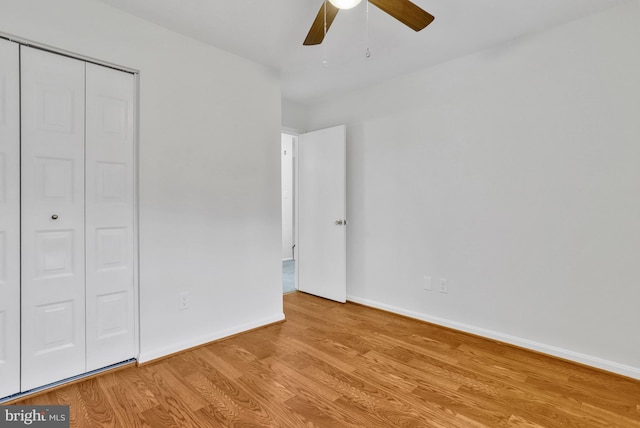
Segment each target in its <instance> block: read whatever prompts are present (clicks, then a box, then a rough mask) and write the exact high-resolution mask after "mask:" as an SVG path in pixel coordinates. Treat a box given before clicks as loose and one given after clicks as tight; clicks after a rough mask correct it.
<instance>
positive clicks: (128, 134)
mask: <svg viewBox="0 0 640 428" xmlns="http://www.w3.org/2000/svg"><path fill="white" fill-rule="evenodd" d="M86 69H87V114H86V115H87V124H86V127H87V129H86V130H87V137H86V174H87V176H86V204H87V207H86V245H87V265H86V275H87V370H89V371H90V370H95V369H98V368H101V367H105V366H108V365H111V364H115V363H119V362H121V361H125V360H128V359H130V358H133V356H134V353H135V348H134V344H135V335H134V329H135V325H134V317H133V314H134V310H133V308H134V296H133V291H134V265H133V263H134V257H133V248H134V247H133V219H134V217H133V216H134V210H133V199H134V195H133V189H134V186H133V180H134V176H133V170H134V168H133V150H134V146H133V141H134V135H133V129H134V127H133V112H134V105H133V102H134V101H133V94H134V77H133V75H132V74H129V73H125V72H122V71H117V70H113V69H110V68H106V67H101V66H98V65H94V64H87V65H86Z"/></svg>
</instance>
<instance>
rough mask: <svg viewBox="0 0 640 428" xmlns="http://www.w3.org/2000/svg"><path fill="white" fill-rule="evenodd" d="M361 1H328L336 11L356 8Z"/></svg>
mask: <svg viewBox="0 0 640 428" xmlns="http://www.w3.org/2000/svg"><path fill="white" fill-rule="evenodd" d="M360 1H361V0H329V2H330V3H331V4H332V5H334V6H335V7H337V8H338V9H351V8H352V7H356V6H357V5H358V3H360Z"/></svg>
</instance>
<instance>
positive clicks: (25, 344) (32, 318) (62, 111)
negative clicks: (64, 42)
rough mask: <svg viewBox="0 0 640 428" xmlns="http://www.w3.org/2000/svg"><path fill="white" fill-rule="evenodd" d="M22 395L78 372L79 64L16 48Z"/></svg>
mask: <svg viewBox="0 0 640 428" xmlns="http://www.w3.org/2000/svg"><path fill="white" fill-rule="evenodd" d="M21 61H22V65H21V67H22V84H21V86H22V109H21V114H22V155H21V158H22V160H21V166H22V390H23V391H26V390H29V389H32V388H34V387H38V386H42V385H45V384H48V383H51V382H55V381H58V380H61V379H65V378H68V377H71V376H74V375H78V374H81V373H84V372H85V371H86V370H85V271H84V267H85V260H84V254H85V251H84V206H85V204H84V190H85V189H84V111H85V106H84V75H85V64H84V62H82V61H78V60H74V59H70V58H67V57H63V56H60V55H54V54H50V53H47V52H43V51H40V50H36V49H31V48H26V47H22V48H21Z"/></svg>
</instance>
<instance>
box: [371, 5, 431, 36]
mask: <svg viewBox="0 0 640 428" xmlns="http://www.w3.org/2000/svg"><path fill="white" fill-rule="evenodd" d="M369 3H371V4H373V5H375V6H377V7H378V8H380V9H382V10H383V11H385V12H387V13H388V14H389V15H391V16H393V17H394V18H396V19H397V20H398V21H400V22H402V23H403V24H405V25H406V26H408V27H410V28H412V29H413V30H415V31H420V30H422V29H423V28H424V27H426V26H427V25H429V24H431V22H433V20H434V19H435V18H434V17H433V15H431V14H430V13H429V12H427V11H425V10H423V9H421V8H420V7H418V6H416V5H415V4H413V3H411V2H410V1H409V0H369Z"/></svg>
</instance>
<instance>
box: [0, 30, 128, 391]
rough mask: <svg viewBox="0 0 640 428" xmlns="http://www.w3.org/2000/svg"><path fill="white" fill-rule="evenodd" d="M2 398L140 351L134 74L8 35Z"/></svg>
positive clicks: (0, 130) (1, 77)
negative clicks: (23, 43) (26, 43)
mask: <svg viewBox="0 0 640 428" xmlns="http://www.w3.org/2000/svg"><path fill="white" fill-rule="evenodd" d="M0 64H1V65H0V137H1V140H0V214H1V217H0V218H1V220H0V398H2V397H6V396H8V395H12V394H15V393H18V392H24V391H28V390H31V389H34V388H38V387H41V386H44V385H47V384H50V383H54V382H57V381H61V380H64V379H67V378H70V377H73V376H77V375H81V374H84V373H86V372H90V371H93V370H96V369H100V368H103V367H106V366H109V365H112V364H117V363H119V362H122V361H126V360H129V359H132V358H133V357H134V355H135V351H136V347H135V339H136V334H135V319H134V314H135V308H134V302H135V298H134V290H135V266H134V262H135V257H134V239H135V237H134V213H135V211H134V120H133V118H134V88H135V80H134V79H135V77H134V75H133V74H131V73H128V72H124V71H120V70H115V69H112V68H108V67H105V66H101V65H96V64H93V63H88V62H85V61H82V60H79V59H74V58H69V57H67V56H62V55H58V54H54V53H51V52H46V51H43V50H39V49H35V48H31V47H26V46H20V45H19V44H17V43H14V42H10V41H6V40H2V39H0Z"/></svg>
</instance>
